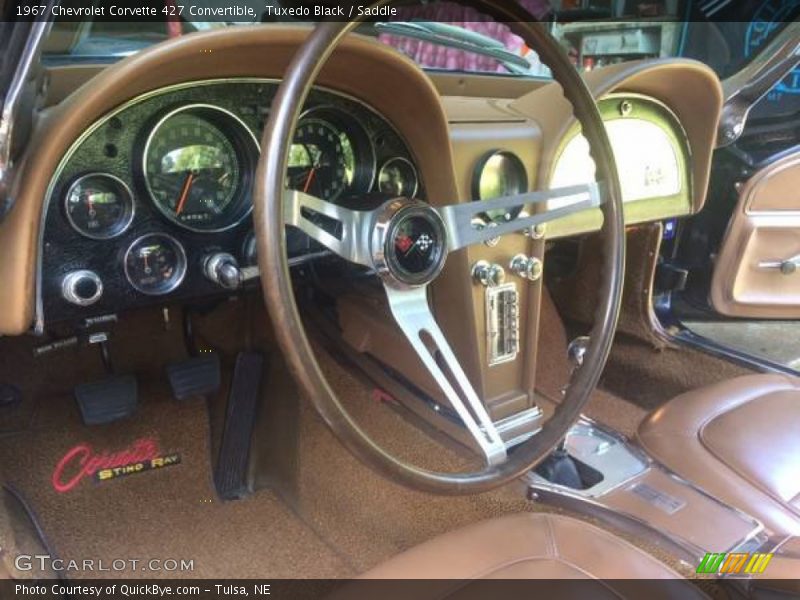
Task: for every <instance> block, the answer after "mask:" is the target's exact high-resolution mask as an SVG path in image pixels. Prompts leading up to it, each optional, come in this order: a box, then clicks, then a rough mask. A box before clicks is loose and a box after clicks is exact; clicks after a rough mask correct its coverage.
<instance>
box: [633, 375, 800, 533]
mask: <svg viewBox="0 0 800 600" xmlns="http://www.w3.org/2000/svg"><path fill="white" fill-rule="evenodd" d="M638 438H639V442H640V443H641V445H642V446H643V447H644V449H645V450H647V452H648V453H650V454H651V455H652V456H653V457H654V458H655V459H656V460H658V461H659V462H661V463H662V464H663V465H664V466H666V467H667V468H669V469H671V470H672V471H674V472H675V473H677V474H678V475H680V476H681V477H683V478H684V479H687V480H688V481H691V482H692V483H694V484H695V485H697V486H698V487H700V488H701V489H703V490H705V491H706V492H708V493H710V494H711V495H713V496H715V497H717V498H719V499H720V500H722V501H724V502H726V503H728V504H730V505H732V506H734V507H736V508H739V509H741V510H743V511H744V512H746V513H749V514H750V515H752V516H753V517H756V518H757V519H759V520H761V521H762V522H763V523H764V524H765V525H766V526H767V527H768V528H769V529H770V530H772V531H773V532H776V533H786V534H791V535H798V534H800V379H797V378H794V377H789V376H786V375H749V376H746V377H738V378H736V379H731V380H729V381H725V382H723V383H719V384H716V385H713V386H709V387H706V388H702V389H699V390H694V391H692V392H688V393H686V394H682V395H680V396H678V397H677V398H675V399H673V400H671V401H670V402H668V403H667V404H665V405H664V406H662V407H661V408H659V409H658V410H656V411H654V412H653V413H651V414H650V415H649V416H648V417H647V418H646V419H645V420H644V421H643V422H642V424H641V425H640V427H639V432H638Z"/></svg>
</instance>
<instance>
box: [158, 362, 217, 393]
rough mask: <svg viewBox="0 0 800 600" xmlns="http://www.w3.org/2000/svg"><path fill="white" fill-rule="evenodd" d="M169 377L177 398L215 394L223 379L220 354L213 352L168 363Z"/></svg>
mask: <svg viewBox="0 0 800 600" xmlns="http://www.w3.org/2000/svg"><path fill="white" fill-rule="evenodd" d="M167 378H168V379H169V385H170V387H171V388H172V395H173V396H175V398H176V399H177V400H186V399H188V398H192V397H198V396H210V395H212V394H215V393H216V392H217V390H218V389H219V386H220V381H221V377H220V367H219V355H217V353H216V352H213V353H210V354H206V355H203V356H197V357H195V358H190V359H189V360H185V361H183V362H180V363H174V364H171V365H167Z"/></svg>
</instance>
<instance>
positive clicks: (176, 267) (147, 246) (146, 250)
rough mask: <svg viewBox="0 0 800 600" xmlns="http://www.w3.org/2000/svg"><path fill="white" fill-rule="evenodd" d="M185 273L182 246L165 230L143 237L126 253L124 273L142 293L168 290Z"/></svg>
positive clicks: (177, 283) (158, 293) (174, 285)
mask: <svg viewBox="0 0 800 600" xmlns="http://www.w3.org/2000/svg"><path fill="white" fill-rule="evenodd" d="M185 275H186V252H184V250H183V246H181V245H180V243H179V242H178V241H177V240H176V239H175V238H173V237H171V236H168V235H165V234H163V233H151V234H148V235H145V236H142V237H140V238H139V239H137V240H136V241H135V242H133V244H131V246H130V248H128V251H127V252H126V253H125V276H126V277H127V278H128V281H129V282H130V284H131V285H132V286H133V287H135V288H136V289H137V290H139V291H140V292H142V293H143V294H148V295H150V296H159V295H161V294H167V293H169V292H171V291H172V290H174V289H175V288H176V287H178V286H179V285H180V284H181V282H182V281H183V278H184V276H185Z"/></svg>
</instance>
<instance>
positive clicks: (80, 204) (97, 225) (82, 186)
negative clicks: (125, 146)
mask: <svg viewBox="0 0 800 600" xmlns="http://www.w3.org/2000/svg"><path fill="white" fill-rule="evenodd" d="M65 208H66V213H67V219H68V220H69V222H70V225H72V227H73V228H74V229H75V231H77V232H78V233H80V234H81V235H84V236H86V237H88V238H92V239H95V240H107V239H110V238H113V237H116V236H118V235H119V234H120V233H122V232H123V231H125V230H126V229H127V228H128V225H130V224H131V221H132V220H133V196H132V195H131V191H130V189H129V188H128V186H127V185H125V183H124V182H123V181H122V180H121V179H118V178H117V177H114V176H113V175H108V174H106V173H92V174H90V175H84V176H83V177H81V178H79V179H77V180H76V181H75V183H73V184H72V185H71V186H70V188H69V190H68V191H67V195H66V198H65Z"/></svg>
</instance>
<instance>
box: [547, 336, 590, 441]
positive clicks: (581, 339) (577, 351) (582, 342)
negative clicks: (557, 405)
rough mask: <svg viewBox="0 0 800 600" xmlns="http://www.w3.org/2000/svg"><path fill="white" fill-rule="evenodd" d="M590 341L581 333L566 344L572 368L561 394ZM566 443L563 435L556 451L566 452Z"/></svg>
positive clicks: (563, 393) (580, 361)
mask: <svg viewBox="0 0 800 600" xmlns="http://www.w3.org/2000/svg"><path fill="white" fill-rule="evenodd" d="M591 341H592V339H591V338H590V337H589V336H588V335H581V336H578V337H576V338H575V339H574V340H572V341H571V342H570V343H569V345H568V346H567V359H568V360H569V362H570V364H571V365H572V369H571V370H570V373H569V378H568V379H567V382H566V383H565V384H564V387H563V388H561V395H562V396H565V395H566V394H567V388H568V387H569V384H570V383H571V382H572V378H573V377H575V373H577V372H578V369H580V368H581V367H582V366H583V361H584V359H585V358H586V352H587V351H588V350H589V343H590V342H591ZM566 443H567V438H566V436H565V437H564V439H563V440H561V442H560V443H559V444H558V446H557V448H556V452H566V448H565V445H566Z"/></svg>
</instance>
